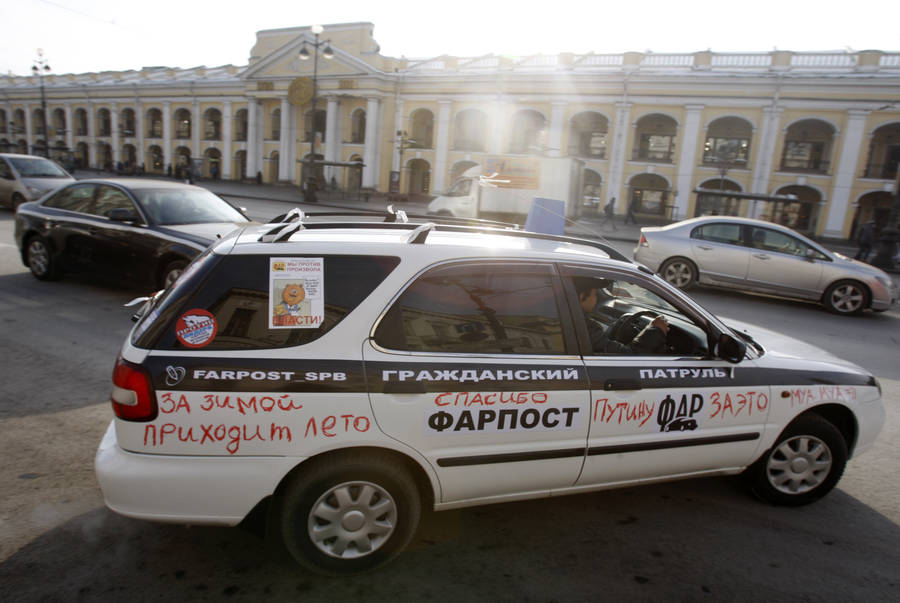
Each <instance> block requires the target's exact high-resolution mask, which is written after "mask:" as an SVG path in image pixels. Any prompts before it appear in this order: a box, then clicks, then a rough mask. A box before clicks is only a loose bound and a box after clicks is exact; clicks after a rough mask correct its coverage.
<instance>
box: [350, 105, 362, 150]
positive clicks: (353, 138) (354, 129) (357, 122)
mask: <svg viewBox="0 0 900 603" xmlns="http://www.w3.org/2000/svg"><path fill="white" fill-rule="evenodd" d="M365 141H366V112H365V110H363V109H357V110H355V111H354V112H353V115H351V116H350V142H354V143H357V144H362V143H364V142H365Z"/></svg>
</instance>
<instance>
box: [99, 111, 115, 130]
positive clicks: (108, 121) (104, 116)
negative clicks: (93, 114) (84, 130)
mask: <svg viewBox="0 0 900 603" xmlns="http://www.w3.org/2000/svg"><path fill="white" fill-rule="evenodd" d="M97 136H112V115H111V114H110V112H109V109H100V110H99V111H97Z"/></svg>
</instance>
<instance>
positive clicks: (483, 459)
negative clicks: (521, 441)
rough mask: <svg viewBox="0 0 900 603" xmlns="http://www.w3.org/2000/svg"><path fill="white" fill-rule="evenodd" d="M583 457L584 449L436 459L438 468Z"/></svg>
mask: <svg viewBox="0 0 900 603" xmlns="http://www.w3.org/2000/svg"><path fill="white" fill-rule="evenodd" d="M576 456H584V448H568V449H565V450H538V451H535V452H510V453H508V454H483V455H480V456H458V457H453V458H447V459H438V462H437V464H438V466H439V467H467V466H469V465H490V464H492V463H521V462H523V461H545V460H548V459H565V458H572V457H576Z"/></svg>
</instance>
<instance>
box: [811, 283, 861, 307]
mask: <svg viewBox="0 0 900 603" xmlns="http://www.w3.org/2000/svg"><path fill="white" fill-rule="evenodd" d="M822 302H823V303H824V304H825V307H826V308H827V309H828V310H829V311H830V312H834V313H835V314H844V315H851V314H859V313H860V312H862V311H863V310H865V309H866V308H867V307H868V306H869V291H868V290H867V289H866V288H865V286H863V285H862V284H860V283H857V282H856V281H838V282H836V283H834V284H833V285H831V286H830V287H828V289H827V290H826V291H825V295H823V296H822Z"/></svg>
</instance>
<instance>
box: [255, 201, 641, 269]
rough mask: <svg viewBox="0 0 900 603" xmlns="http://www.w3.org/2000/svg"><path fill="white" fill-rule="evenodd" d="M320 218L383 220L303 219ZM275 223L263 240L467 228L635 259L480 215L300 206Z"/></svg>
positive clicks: (420, 236) (422, 237)
mask: <svg viewBox="0 0 900 603" xmlns="http://www.w3.org/2000/svg"><path fill="white" fill-rule="evenodd" d="M317 218H326V219H327V218H343V219H346V218H381V220H380V221H359V222H353V221H346V220H341V219H338V220H333V221H327V220H323V221H304V220H312V219H317ZM295 221H296V222H297V224H296V227H295V228H289V229H287V230H286V226H288V225H289V224H290V223H292V222H295ZM272 224H276V226H275V227H274V228H272V229H271V230H269V231H267V232H266V233H265V234H263V235H262V236H261V237H260V238H259V240H260V242H264V243H266V242H280V241H286V240H288V239H289V238H290V236H291V235H293V234H294V233H295V232H297V231H299V230H318V229H326V228H348V229H352V228H359V229H365V228H384V229H395V230H411V231H413V232H412V233H410V236H409V237H408V239H407V242H408V243H409V244H413V245H421V244H424V243H425V241H426V240H427V238H428V235H429V233H431V232H435V231H440V232H468V233H481V234H492V235H502V236H511V237H517V238H528V239H540V240H544V241H559V242H561V243H573V244H577V245H585V246H588V247H594V248H595V249H599V250H601V251H603V252H604V253H606V254H607V255H608V256H609V257H610V258H612V259H614V260H619V261H622V262H627V263H629V264H631V263H633V260H632V259H631V258H629V257H626V256H625V255H624V254H622V253H621V252H620V251H618V250H617V249H615V248H614V247H612V246H611V245H609V244H608V243H605V242H603V241H600V240H597V239H584V238H581V237H573V236H568V235H556V234H547V233H542V232H533V231H530V230H523V229H522V227H521V225H519V224H514V223H509V222H497V221H494V220H481V219H478V218H456V217H450V216H439V215H431V214H407V213H406V212H405V211H403V210H396V211H395V210H394V209H393V207H390V206H389V207H388V208H387V209H386V210H384V211H378V210H363V211H316V212H304V211H302V210H300V209H298V208H294V209H292V210H291V211H290V212H288V213H286V214H282V215H280V216H278V217H277V218H275V220H273V221H272Z"/></svg>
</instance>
